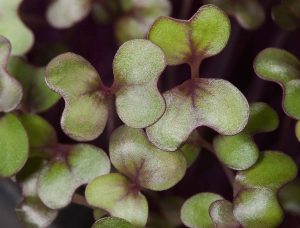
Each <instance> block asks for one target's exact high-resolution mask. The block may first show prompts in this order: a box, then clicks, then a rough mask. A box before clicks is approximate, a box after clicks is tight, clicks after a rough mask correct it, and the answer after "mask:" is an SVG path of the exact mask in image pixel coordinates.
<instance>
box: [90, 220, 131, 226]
mask: <svg viewBox="0 0 300 228" xmlns="http://www.w3.org/2000/svg"><path fill="white" fill-rule="evenodd" d="M117 227H118V228H133V226H132V225H131V224H130V223H129V222H127V221H126V220H125V219H121V218H117V217H106V218H102V219H100V220H98V221H96V222H95V223H94V224H93V226H92V228H117Z"/></svg>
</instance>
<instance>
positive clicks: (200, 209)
mask: <svg viewBox="0 0 300 228" xmlns="http://www.w3.org/2000/svg"><path fill="white" fill-rule="evenodd" d="M221 199H223V197H222V196H220V195H217V194H214V193H199V194H197V195H194V196H192V197H190V198H189V199H187V200H186V201H185V203H184V204H183V206H182V208H181V220H182V222H183V223H184V225H186V226H187V227H191V228H213V227H214V225H213V221H212V219H211V217H210V215H209V207H210V205H211V204H212V203H213V202H215V201H217V200H221Z"/></svg>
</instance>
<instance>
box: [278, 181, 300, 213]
mask: <svg viewBox="0 0 300 228" xmlns="http://www.w3.org/2000/svg"><path fill="white" fill-rule="evenodd" d="M278 197H279V201H280V204H281V205H282V207H283V209H284V210H285V211H286V212H291V213H294V214H298V215H299V214H300V180H299V179H296V180H294V181H292V182H290V183H288V184H286V185H285V186H284V187H283V188H281V189H280V191H279V194H278Z"/></svg>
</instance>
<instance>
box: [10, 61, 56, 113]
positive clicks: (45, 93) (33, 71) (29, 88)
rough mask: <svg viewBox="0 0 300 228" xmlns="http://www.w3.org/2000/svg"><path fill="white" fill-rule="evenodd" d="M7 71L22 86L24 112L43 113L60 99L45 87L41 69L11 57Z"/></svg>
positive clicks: (43, 74)
mask: <svg viewBox="0 0 300 228" xmlns="http://www.w3.org/2000/svg"><path fill="white" fill-rule="evenodd" d="M8 71H9V72H10V73H11V75H13V76H14V77H15V78H16V79H17V80H18V81H19V82H20V83H21V84H22V88H23V98H22V102H21V108H22V109H24V110H25V111H29V112H44V111H46V110H47V109H49V108H51V107H52V106H53V105H54V104H55V103H56V102H57V101H58V100H59V99H60V96H59V95H58V94H57V93H55V92H53V91H52V90H50V89H49V88H48V86H47V85H46V82H45V69H44V68H43V67H35V66H33V65H30V64H29V63H27V62H25V60H23V59H21V58H20V57H13V58H10V60H9V64H8Z"/></svg>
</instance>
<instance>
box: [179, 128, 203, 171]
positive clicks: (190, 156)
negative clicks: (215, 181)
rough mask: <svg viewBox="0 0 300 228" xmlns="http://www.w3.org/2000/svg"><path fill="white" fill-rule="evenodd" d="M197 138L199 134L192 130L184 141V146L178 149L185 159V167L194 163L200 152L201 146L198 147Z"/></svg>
mask: <svg viewBox="0 0 300 228" xmlns="http://www.w3.org/2000/svg"><path fill="white" fill-rule="evenodd" d="M198 138H199V133H198V131H197V130H194V131H193V132H192V133H191V134H190V136H189V138H188V139H187V140H186V142H185V144H184V145H183V146H182V147H181V148H180V150H181V151H182V153H183V155H184V157H185V159H186V162H187V167H190V166H191V165H192V164H193V163H194V161H196V159H197V157H198V156H199V154H200V152H201V146H199V145H198V144H199V143H197V142H198Z"/></svg>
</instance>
